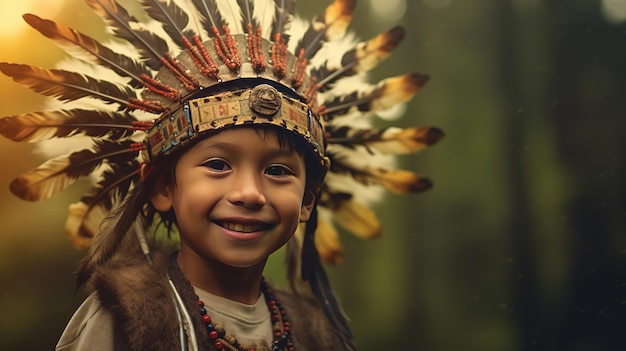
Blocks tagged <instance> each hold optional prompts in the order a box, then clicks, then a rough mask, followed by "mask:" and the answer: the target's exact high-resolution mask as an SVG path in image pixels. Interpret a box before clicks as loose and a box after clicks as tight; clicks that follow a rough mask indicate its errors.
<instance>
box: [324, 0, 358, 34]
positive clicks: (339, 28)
mask: <svg viewBox="0 0 626 351" xmlns="http://www.w3.org/2000/svg"><path fill="white" fill-rule="evenodd" d="M355 8H356V0H335V1H334V2H333V3H332V4H330V5H328V7H327V8H326V10H325V11H324V22H325V23H326V25H327V26H328V29H327V31H326V36H327V38H328V39H330V40H336V39H340V38H343V36H344V35H345V34H346V30H347V29H348V25H349V24H350V20H352V14H353V13H354V9H355Z"/></svg>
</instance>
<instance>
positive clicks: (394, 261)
mask: <svg viewBox="0 0 626 351" xmlns="http://www.w3.org/2000/svg"><path fill="white" fill-rule="evenodd" d="M121 2H122V3H128V1H121ZM328 2H329V1H305V0H298V1H297V7H298V9H299V12H300V13H301V14H302V15H304V17H306V18H310V17H312V16H313V15H314V14H316V13H319V12H321V11H322V10H323V8H325V6H326V5H327V3H328ZM24 12H31V13H35V14H38V15H39V16H42V17H44V18H51V19H55V20H57V21H59V22H61V23H64V24H71V25H72V26H73V27H76V28H79V29H81V30H82V31H84V32H86V33H88V34H90V35H93V36H96V37H101V36H99V34H98V33H100V32H101V31H102V27H103V24H102V22H101V21H100V20H99V19H98V18H97V17H96V16H95V15H94V14H93V13H92V12H91V11H90V10H89V8H88V7H87V6H86V5H85V4H84V3H83V2H82V1H78V0H73V1H69V0H67V1H61V0H56V1H47V0H37V1H35V0H29V1H27V0H21V1H19V2H16V1H15V2H9V1H3V2H2V3H1V4H0V42H1V43H2V48H1V49H0V61H9V62H20V63H21V62H23V63H29V64H35V65H41V66H44V67H50V66H52V65H53V64H54V62H55V61H57V60H59V59H61V58H63V54H62V51H61V50H60V49H58V48H57V47H56V46H55V45H54V44H52V43H51V42H48V41H47V40H46V39H44V38H43V37H42V36H40V35H39V34H38V33H36V32H35V31H34V30H30V29H29V28H27V26H26V25H25V24H24V22H23V21H22V19H21V17H20V15H21V14H22V13H24ZM354 18H355V20H354V22H353V23H352V27H351V28H352V29H353V30H355V31H356V32H357V33H358V34H359V36H360V37H361V38H364V39H367V38H370V37H372V36H374V35H376V34H378V33H379V32H381V31H383V30H386V29H388V28H390V27H392V26H393V25H395V24H402V25H404V26H405V27H406V28H407V36H406V38H405V40H404V42H403V43H402V45H401V46H400V47H399V48H398V49H397V51H396V52H395V54H394V55H393V56H392V57H391V58H389V59H388V60H387V61H385V62H384V63H383V64H382V65H381V66H380V67H379V68H377V69H376V71H375V72H374V74H373V76H372V81H375V80H377V79H381V78H383V77H386V76H390V75H396V74H400V73H404V72H407V71H418V72H422V73H426V74H429V75H430V76H431V78H432V79H431V81H430V82H429V84H427V86H426V87H425V89H423V90H422V91H421V92H420V93H419V94H418V95H417V96H416V98H415V99H414V100H412V102H411V103H410V104H409V105H408V108H407V112H406V114H405V117H404V118H403V119H400V120H398V121H394V122H386V121H382V120H381V121H380V124H381V125H383V126H384V125H388V124H400V125H404V126H408V125H435V126H438V127H440V128H442V129H443V130H444V131H445V132H446V137H445V138H444V140H443V141H442V142H441V143H440V144H438V145H436V146H435V147H432V148H429V149H427V150H426V151H424V152H423V153H421V154H420V155H418V156H417V157H407V158H403V159H402V160H401V162H402V163H403V165H404V166H405V167H407V168H409V169H413V170H416V171H418V172H421V173H423V174H425V175H427V176H428V177H430V178H431V179H432V180H433V181H434V183H435V187H434V188H433V189H432V190H430V191H428V192H427V193H424V194H419V195H414V196H406V197H398V196H389V197H387V198H386V199H385V201H384V202H382V203H380V204H379V206H378V207H377V208H378V210H379V211H380V213H381V217H382V221H383V225H384V228H385V232H384V235H383V236H382V237H381V238H380V239H378V240H376V241H369V242H363V241H359V240H357V239H353V238H350V237H347V236H344V238H343V239H342V240H343V242H344V245H345V250H346V252H345V254H346V258H345V261H346V262H345V263H344V264H343V265H341V266H339V267H328V269H327V270H328V272H329V274H330V276H331V279H332V281H333V283H334V288H335V290H336V291H337V294H338V295H339V296H340V298H341V300H342V301H343V303H344V305H345V306H344V307H345V310H346V312H347V313H348V315H349V316H350V317H351V319H352V327H353V330H354V332H355V334H356V336H357V338H356V340H355V342H356V345H357V346H358V349H359V350H361V351H367V350H429V351H431V350H432V351H434V350H446V351H447V350H465V351H473V350H481V351H501V350H509V351H521V350H571V351H587V350H589V351H599V350H624V349H626V236H625V233H626V181H625V180H626V177H625V176H626V163H625V157H626V138H625V137H624V133H625V132H626V98H624V94H625V93H626V23H625V22H624V20H625V18H626V1H625V0H604V1H600V0H597V1H596V0H473V1H467V0H465V1H461V0H385V1H378V0H361V1H360V3H359V7H358V10H357V12H356V14H355V17H354ZM0 99H1V102H2V103H1V104H0V116H9V115H13V114H18V113H22V112H27V111H36V110H39V109H41V108H42V106H43V100H42V99H41V98H40V97H39V96H38V95H36V94H34V93H32V92H30V91H29V90H27V89H25V88H22V87H21V86H19V85H17V84H15V83H13V82H12V81H11V80H10V79H8V78H6V77H4V76H3V77H0ZM0 150H1V152H0V164H1V166H0V167H1V171H0V184H1V186H0V213H1V215H0V216H1V217H0V218H1V221H0V223H1V225H2V227H1V228H2V229H1V232H2V234H1V235H2V236H1V240H0V311H2V313H0V349H1V350H50V349H53V347H54V345H55V343H56V341H57V339H58V337H59V336H60V334H61V332H62V330H63V328H64V326H65V324H66V323H67V321H68V320H69V318H70V316H71V315H72V313H73V312H74V309H75V308H76V307H77V306H78V304H79V303H80V302H81V299H82V296H81V295H77V294H75V292H74V280H75V277H74V275H73V272H74V271H75V268H76V266H77V263H78V261H79V259H80V257H81V256H82V253H81V252H77V251H75V250H73V249H71V248H70V245H69V244H68V242H67V240H66V239H65V237H64V229H63V228H64V221H65V216H66V211H67V206H68V205H69V204H70V203H71V202H73V201H75V200H76V199H77V198H78V196H79V193H80V191H81V190H82V188H81V186H80V185H77V186H75V187H73V188H72V191H69V192H67V193H66V194H62V195H61V196H58V197H56V198H53V199H52V200H49V201H47V202H43V203H26V202H24V201H21V200H18V199H16V198H15V197H13V196H12V195H11V194H10V193H9V191H8V184H9V182H10V181H11V179H13V178H14V177H15V176H17V175H18V174H19V173H20V172H23V171H26V170H28V169H30V168H31V167H34V166H36V165H38V164H39V163H40V162H41V161H42V159H41V158H39V157H37V156H33V155H32V153H31V151H32V146H31V145H27V144H17V143H13V142H10V141H7V140H5V139H2V140H0ZM279 264H280V262H278V263H274V264H273V265H272V266H271V269H272V270H276V271H279V270H278V269H277V268H276V267H277V266H278V265H279ZM269 274H277V275H279V274H282V271H281V273H276V272H270V273H269Z"/></svg>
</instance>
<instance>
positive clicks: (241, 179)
mask: <svg viewBox="0 0 626 351" xmlns="http://www.w3.org/2000/svg"><path fill="white" fill-rule="evenodd" d="M233 180H234V181H233V184H232V189H231V191H230V192H229V194H228V201H229V202H230V203H232V204H233V205H236V206H243V207H245V208H258V207H263V206H264V205H265V203H266V199H265V194H264V192H263V184H262V180H261V177H260V176H258V175H256V174H255V173H254V172H252V171H243V172H239V174H237V176H235V177H234V179H233Z"/></svg>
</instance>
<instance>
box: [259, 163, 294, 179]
mask: <svg viewBox="0 0 626 351" xmlns="http://www.w3.org/2000/svg"><path fill="white" fill-rule="evenodd" d="M265 174H268V175H271V176H275V177H280V176H287V175H292V174H293V172H292V171H291V170H290V169H289V168H287V167H286V166H283V165H271V166H269V167H267V169H266V170H265Z"/></svg>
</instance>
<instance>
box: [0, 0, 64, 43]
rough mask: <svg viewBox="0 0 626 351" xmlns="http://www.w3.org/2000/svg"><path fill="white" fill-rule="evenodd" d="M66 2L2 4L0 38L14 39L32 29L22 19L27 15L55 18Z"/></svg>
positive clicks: (36, 0) (42, 0)
mask: <svg viewBox="0 0 626 351" xmlns="http://www.w3.org/2000/svg"><path fill="white" fill-rule="evenodd" d="M64 2H65V0H56V1H48V0H20V1H2V2H0V38H13V37H15V36H16V35H21V34H22V33H23V32H24V31H25V30H27V29H28V28H30V27H29V26H28V24H26V22H24V20H23V19H22V15H23V14H25V13H35V14H37V15H39V16H42V17H47V18H50V17H53V16H54V15H55V14H56V13H57V12H58V11H59V10H60V9H61V8H62V7H63V3H64Z"/></svg>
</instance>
